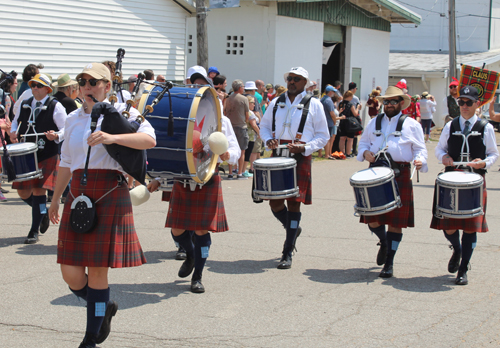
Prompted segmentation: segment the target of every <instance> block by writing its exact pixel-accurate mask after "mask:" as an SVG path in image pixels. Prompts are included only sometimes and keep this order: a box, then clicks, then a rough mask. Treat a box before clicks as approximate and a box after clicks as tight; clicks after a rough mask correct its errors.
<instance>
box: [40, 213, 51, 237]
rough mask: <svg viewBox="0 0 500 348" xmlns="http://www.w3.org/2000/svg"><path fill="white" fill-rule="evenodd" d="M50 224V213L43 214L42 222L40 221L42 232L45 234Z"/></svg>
mask: <svg viewBox="0 0 500 348" xmlns="http://www.w3.org/2000/svg"><path fill="white" fill-rule="evenodd" d="M49 226H50V220H49V214H45V215H43V218H42V222H41V223H40V233H41V234H44V233H45V232H46V231H47V230H48V229H49Z"/></svg>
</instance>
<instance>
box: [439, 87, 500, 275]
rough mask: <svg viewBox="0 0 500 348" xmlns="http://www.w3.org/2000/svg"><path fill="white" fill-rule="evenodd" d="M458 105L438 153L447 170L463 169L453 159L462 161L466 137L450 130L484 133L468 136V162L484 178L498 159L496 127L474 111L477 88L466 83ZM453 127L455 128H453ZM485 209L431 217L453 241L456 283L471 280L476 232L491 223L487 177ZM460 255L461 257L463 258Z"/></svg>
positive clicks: (450, 269)
mask: <svg viewBox="0 0 500 348" xmlns="http://www.w3.org/2000/svg"><path fill="white" fill-rule="evenodd" d="M458 105H459V107H460V117H457V118H455V119H453V121H451V122H448V123H447V124H446V125H445V126H444V128H443V131H442V133H441V137H440V138H439V143H438V145H437V147H436V152H435V153H436V157H437V158H438V160H441V161H442V162H443V164H444V165H445V166H446V169H445V171H453V170H460V169H457V167H454V166H453V162H460V161H461V158H460V152H461V149H462V143H463V137H461V136H450V134H451V133H454V131H462V133H463V134H464V135H467V134H468V133H469V132H470V131H473V130H474V131H478V132H480V133H481V137H479V136H474V137H469V138H468V143H469V155H470V158H472V159H473V160H472V161H471V162H470V163H469V164H468V166H469V167H470V168H472V170H473V171H474V172H475V173H477V174H480V175H482V176H483V178H484V176H485V174H486V169H488V168H490V167H491V166H492V165H493V163H495V161H496V160H497V159H498V149H497V144H496V137H495V130H494V129H493V126H492V125H491V124H489V123H487V122H484V123H483V124H481V120H480V119H478V117H477V115H476V114H475V112H476V109H477V108H478V107H479V105H480V102H479V100H478V91H477V89H476V88H474V87H472V86H464V87H463V88H462V89H461V90H460V94H459V99H458ZM452 127H453V130H452V131H450V129H452ZM483 211H484V214H485V215H479V216H476V217H474V218H468V219H453V218H442V219H440V218H437V217H436V216H433V217H432V222H431V228H433V229H436V230H443V231H444V236H445V237H446V239H448V241H449V242H450V243H451V247H452V249H453V254H452V256H451V258H450V261H449V263H448V272H450V273H455V272H457V271H458V273H457V278H456V279H455V284H457V285H467V284H468V280H467V270H468V265H469V261H470V259H471V257H472V252H473V251H474V248H475V246H476V243H477V234H476V232H488V224H487V223H486V180H484V184H483ZM458 230H463V234H462V243H460V234H459V232H458ZM460 258H461V259H462V261H460Z"/></svg>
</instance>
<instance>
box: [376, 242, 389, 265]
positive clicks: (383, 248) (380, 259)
mask: <svg viewBox="0 0 500 348" xmlns="http://www.w3.org/2000/svg"><path fill="white" fill-rule="evenodd" d="M377 245H380V248H379V249H378V254H377V265H379V266H382V265H383V264H385V261H386V260H387V242H384V243H382V242H378V243H377Z"/></svg>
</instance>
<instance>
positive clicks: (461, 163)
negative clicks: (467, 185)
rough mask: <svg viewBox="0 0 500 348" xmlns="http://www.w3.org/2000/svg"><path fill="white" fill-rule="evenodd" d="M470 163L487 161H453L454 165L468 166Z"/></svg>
mask: <svg viewBox="0 0 500 348" xmlns="http://www.w3.org/2000/svg"><path fill="white" fill-rule="evenodd" d="M469 163H485V161H484V160H481V161H477V162H472V161H470V162H453V165H454V166H466V165H467V164H469Z"/></svg>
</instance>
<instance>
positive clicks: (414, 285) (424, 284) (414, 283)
mask: <svg viewBox="0 0 500 348" xmlns="http://www.w3.org/2000/svg"><path fill="white" fill-rule="evenodd" d="M454 283H455V276H454V275H442V276H439V277H414V278H396V277H394V278H390V279H386V280H384V282H383V283H382V285H388V286H392V287H393V288H394V289H398V290H403V291H411V292H441V291H450V290H453V288H454V287H455V284H454Z"/></svg>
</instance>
